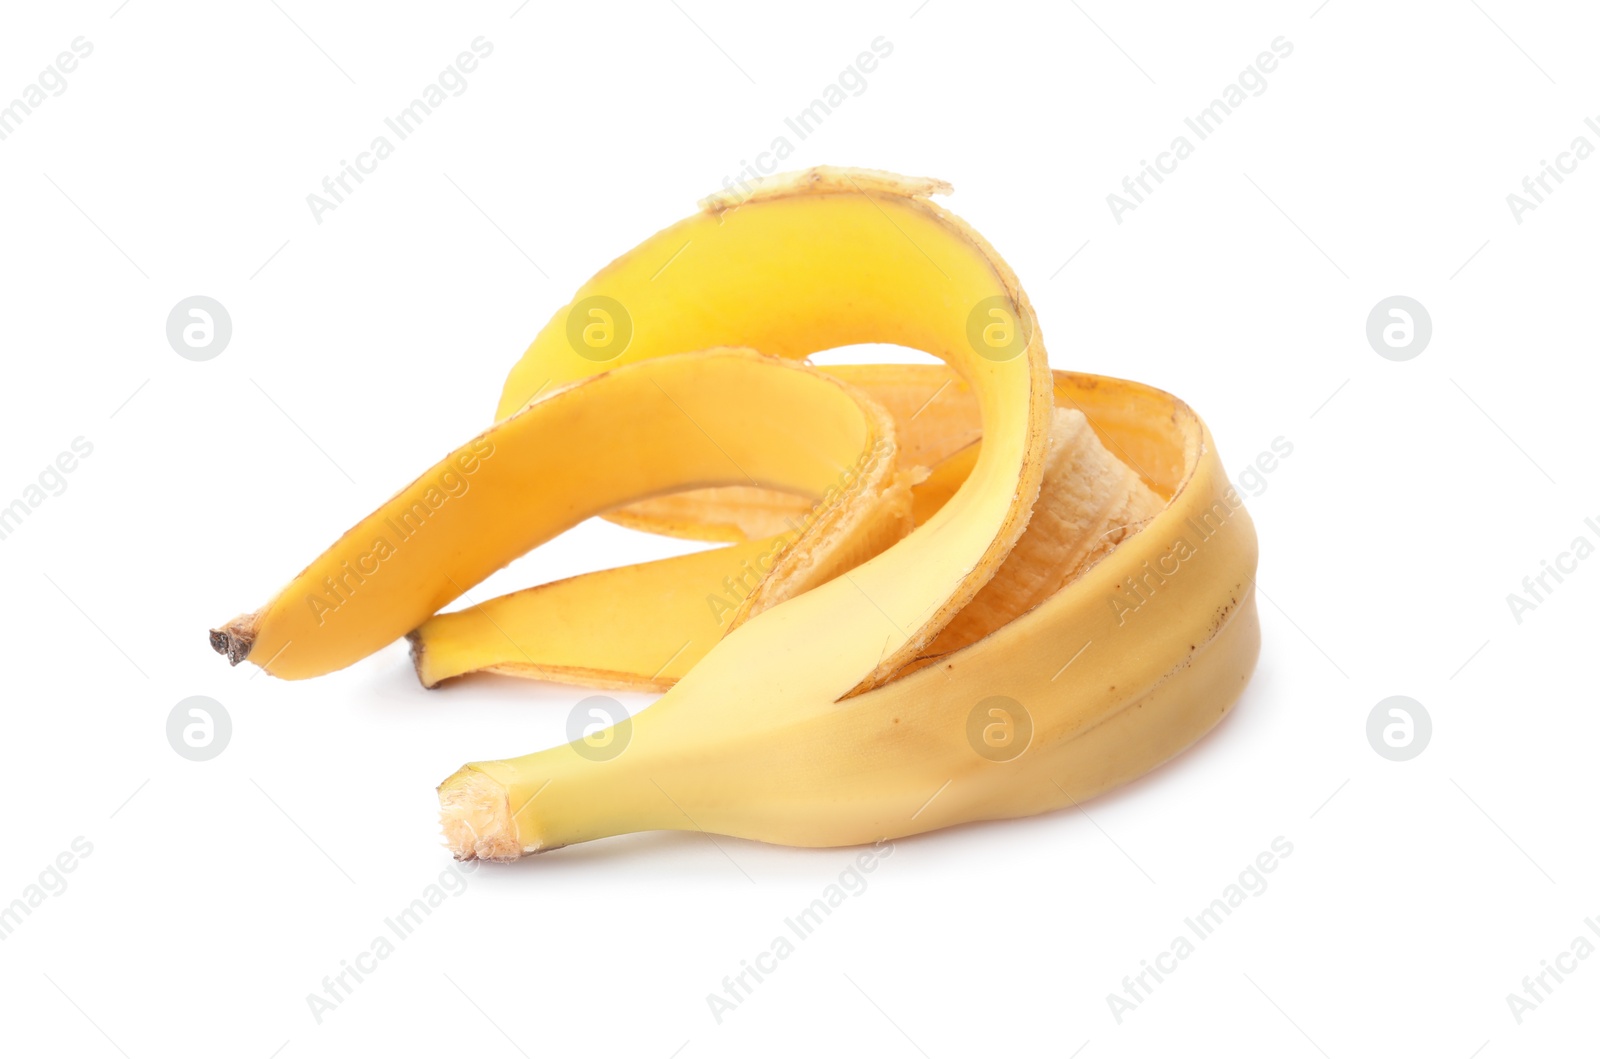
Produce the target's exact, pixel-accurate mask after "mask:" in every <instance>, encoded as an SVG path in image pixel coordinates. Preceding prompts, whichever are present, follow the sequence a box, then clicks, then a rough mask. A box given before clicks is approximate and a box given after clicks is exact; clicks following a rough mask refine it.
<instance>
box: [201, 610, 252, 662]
mask: <svg viewBox="0 0 1600 1059" xmlns="http://www.w3.org/2000/svg"><path fill="white" fill-rule="evenodd" d="M210 641H211V649H212V650H213V651H215V652H217V654H219V655H221V656H222V657H224V658H226V659H227V660H228V664H229V665H231V666H236V665H238V664H239V663H240V662H243V661H244V660H245V659H246V658H249V657H250V649H251V648H252V647H254V646H255V642H256V619H255V615H254V614H241V615H239V616H238V617H237V618H234V619H233V620H232V621H230V622H228V623H227V624H226V625H224V626H222V627H221V628H220V629H212V630H211V631H210Z"/></svg>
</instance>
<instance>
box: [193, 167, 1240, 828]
mask: <svg viewBox="0 0 1600 1059" xmlns="http://www.w3.org/2000/svg"><path fill="white" fill-rule="evenodd" d="M946 190H948V189H947V188H946V187H945V186H944V185H942V184H941V183H939V182H937V181H931V180H908V179H906V178H901V177H896V176H893V175H891V174H883V173H875V172H869V171H863V170H838V169H819V170H811V171H808V172H806V173H802V174H796V175H791V176H786V177H782V178H775V179H773V180H770V181H767V182H765V183H764V184H763V185H762V186H761V187H760V188H759V189H758V190H757V191H756V192H755V193H754V194H752V195H748V196H745V197H742V198H734V197H732V196H717V197H713V198H711V199H708V200H706V201H705V202H704V203H702V208H701V210H700V211H699V212H698V213H696V214H695V215H694V216H692V217H689V218H687V219H686V220H683V221H681V222H679V223H678V224H676V225H673V226H672V227H670V228H667V229H665V230H664V231H662V232H659V233H657V234H656V235H655V236H652V237H651V238H650V239H648V240H646V241H645V242H644V243H642V244H640V245H639V246H638V247H636V248H634V249H633V250H631V251H629V252H628V253H627V254H625V255H623V256H622V257H621V258H618V259H617V260H616V261H614V262H612V264H610V265H609V266H607V267H606V268H605V269H603V270H601V272H600V273H598V274H597V275H596V276H595V277H594V278H593V279H591V280H590V281H589V282H588V283H586V284H585V285H584V286H583V287H582V288H581V289H580V290H579V291H578V292H577V294H576V295H575V296H574V298H573V299H572V301H571V302H570V303H569V304H568V305H567V306H565V307H563V308H562V309H561V310H560V311H558V312H557V313H556V314H555V316H554V317H553V318H552V319H551V321H550V322H549V323H548V324H547V325H546V326H545V327H544V329H543V330H541V331H540V332H539V334H538V335H537V336H536V337H535V339H534V340H533V343H532V345H531V346H530V347H529V349H528V350H527V352H526V353H525V354H524V356H523V357H522V359H521V360H520V361H519V362H518V363H517V365H516V366H515V367H514V368H513V370H512V372H511V374H510V376H509V378H508V379H507V382H506V386H505V388H504V392H503V394H502V396H501V401H500V406H499V413H498V414H499V419H498V421H497V422H496V423H495V424H494V425H493V426H492V427H490V428H489V429H488V430H487V431H485V432H484V433H483V434H481V435H479V436H478V437H477V438H475V439H473V440H472V441H470V442H468V443H467V444H466V445H464V446H462V447H461V448H460V449H457V450H456V451H455V452H453V453H451V454H450V455H449V456H448V457H446V458H445V459H444V460H442V461H440V463H438V464H436V465H435V466H434V467H433V468H431V469H430V470H429V471H428V472H426V473H425V474H423V475H422V476H421V477H420V478H418V479H417V480H416V481H415V482H413V483H412V484H411V485H409V486H408V487H406V489H404V490H402V491H401V492H400V493H399V494H397V495H396V496H395V497H394V498H392V499H391V500H390V501H388V502H387V503H386V504H384V505H383V506H382V507H380V508H379V509H378V510H377V511H375V512H374V513H373V514H372V515H370V516H369V517H368V518H367V519H365V520H364V521H363V522H362V523H360V524H359V525H358V526H356V527H355V528H354V529H352V530H350V531H349V532H348V533H346V534H345V536H344V537H342V538H341V539H340V540H339V541H338V542H336V543H335V544H334V546H333V547H331V548H330V549H329V550H328V551H327V552H325V553H324V554H323V555H322V556H320V557H319V558H318V559H317V560H316V561H315V562H313V563H312V565H311V566H309V567H308V568H307V569H306V570H305V571H304V572H302V573H301V574H300V575H299V576H298V577H297V578H295V580H294V581H293V582H291V583H290V585H289V586H288V587H286V588H285V589H284V590H283V591H282V592H280V593H279V594H278V595H277V596H276V597H275V598H274V599H273V600H272V601H271V602H269V603H268V604H267V605H266V606H265V607H263V608H262V609H260V610H258V611H256V612H254V613H252V614H248V615H244V616H241V617H240V618H237V619H235V620H234V621H233V622H230V623H229V624H228V625H226V626H223V627H222V628H220V629H217V630H213V632H212V643H213V646H215V647H216V649H217V650H219V651H220V652H222V653H224V654H226V655H227V656H228V657H229V658H230V660H232V661H233V662H235V663H237V662H238V661H241V660H243V659H245V658H248V659H250V660H251V661H253V662H256V663H258V664H260V665H261V666H262V667H263V668H265V669H266V670H267V671H268V672H270V673H273V674H274V675H277V676H282V677H288V678H300V677H310V676H315V675H317V674H320V673H325V672H329V671H331V670H334V669H338V668H340V667H342V666H345V665H348V664H350V663H352V662H354V661H356V660H358V659H359V658H361V657H364V656H365V655H367V654H370V653H371V652H372V651H374V650H376V649H378V648H379V647H382V646H384V645H385V644H387V643H390V642H392V641H393V640H395V639H397V638H398V637H400V636H402V635H407V634H409V635H410V637H411V641H412V645H413V655H414V659H415V661H416V666H417V671H418V674H419V676H420V677H421V679H422V681H423V683H424V684H427V685H429V686H432V685H435V684H438V683H440V682H442V681H445V680H448V679H451V678H453V677H458V676H461V675H463V674H466V673H471V672H478V671H484V670H489V671H495V672H501V673H511V674H514V675H518V676H527V677H533V678H538V679H546V680H556V681H562V682H568V683H584V684H590V685H594V686H599V687H611V688H636V689H663V690H664V693H663V694H662V696H661V698H660V699H659V700H658V701H656V702H655V703H654V704H652V705H651V706H650V707H648V708H647V709H645V710H644V711H643V712H641V713H640V714H638V715H637V716H635V717H632V718H630V719H628V720H625V721H623V722H621V723H620V724H619V725H617V726H615V728H614V729H613V730H609V731H607V732H603V733H600V734H598V735H597V736H594V737H592V738H593V740H594V744H596V745H606V746H608V747H611V748H612V752H608V753H605V754H596V753H594V752H593V745H591V744H590V743H589V742H588V741H586V740H582V739H580V740H577V741H574V742H573V743H570V744H567V745H564V746H558V747H554V748H551V749H548V750H544V751H540V752H538V753H534V754H529V755H527V756H524V757H516V758H509V759H504V760H494V761H482V762H477V763H474V764H470V765H467V766H465V767H464V768H462V769H461V770H459V771H458V772H456V773H455V774H454V775H452V776H451V777H449V778H448V779H447V780H445V782H444V783H443V785H442V786H441V787H440V791H439V793H440V801H441V810H442V819H443V823H444V829H445V836H446V840H447V843H448V845H449V846H450V848H451V849H452V850H453V851H454V852H455V854H456V855H457V856H459V857H482V858H492V859H514V858H516V857H520V856H522V855H524V854H528V853H533V852H540V851H544V850H549V849H554V848H556V847H559V846H563V845H567V844H569V843H573V842H581V841H586V840H589V839H594V838H601V837H605V836H609V835H617V834H623V833H628V832H634V831H640V830H649V829H680V830H702V831H708V832H713V833H717V834H725V835H737V836H743V837H748V838H754V839H760V840H764V841H769V842H779V843H785V844H791V845H801V846H831V845H842V844H853V843H863V842H873V841H877V840H879V839H883V838H894V837H899V836H903V835H908V834H913V833H918V832H923V831H928V830H932V829H936V828H940V827H945V826H949V825H952V824H957V823H963V822H967V821H973V820H982V819H991V818H1004V817H1015V816H1024V815H1029V814H1033V813H1039V812H1045V811H1048V810H1051V809H1055V808H1060V807H1062V806H1065V805H1070V804H1073V803H1075V802H1078V801H1082V800H1083V799H1085V798H1088V797H1091V796H1093V795H1095V794H1097V793H1099V792H1101V791H1103V790H1106V789H1108V788H1110V787H1112V786H1115V785H1117V784H1119V783H1122V782H1125V781H1127V780H1129V779H1131V778H1133V777H1135V776H1138V775H1141V774H1143V773H1145V772H1147V771H1149V770H1150V769H1152V768H1154V767H1155V766H1157V765H1159V764H1160V763H1162V762H1163V761H1165V760H1167V759H1168V758H1170V757H1171V756H1172V755H1174V754H1176V753H1178V752H1180V751H1181V750H1183V749H1184V748H1185V747H1187V746H1189V745H1190V744H1191V743H1193V742H1194V741H1195V740H1197V739H1198V738H1200V736H1202V735H1203V734H1204V733H1205V732H1206V731H1208V730H1209V729H1210V728H1211V727H1212V726H1213V725H1215V724H1216V723H1217V722H1218V720H1220V719H1221V717H1222V716H1223V715H1224V714H1225V713H1226V712H1227V710H1228V709H1229V708H1230V707H1231V706H1232V704H1233V702H1234V701H1235V700H1236V699H1237V697H1238V695H1239V693H1240V692H1241V690H1242V688H1243V686H1244V684H1245V682H1246V681H1247V680H1248V678H1249V675H1250V672H1251V670H1252V669H1253V667H1254V663H1255V658H1256V654H1257V650H1258V644H1259V627H1258V622H1257V616H1256V610H1255V596H1254V581H1253V577H1254V570H1255V564H1256V539H1255V533H1254V529H1253V527H1252V524H1251V522H1250V518H1249V516H1248V514H1247V513H1246V512H1245V511H1244V509H1243V506H1242V504H1241V502H1240V500H1239V498H1238V495H1237V494H1236V493H1235V492H1234V491H1233V489H1232V488H1231V486H1230V485H1229V483H1228V481H1227V478H1226V476H1225V475H1224V473H1223V471H1222V467H1221V465H1220V463H1219V461H1218V458H1217V454H1216V451H1215V448H1214V445H1213V444H1212V441H1211V437H1210V434H1209V433H1208V431H1207V430H1206V428H1205V426H1204V424H1203V423H1202V422H1201V421H1200V419H1199V418H1198V417H1197V416H1195V414H1194V413H1193V412H1192V411H1191V410H1190V409H1189V408H1188V407H1187V406H1186V405H1184V404H1183V403H1182V402H1181V401H1179V400H1177V399H1176V398H1174V397H1172V396H1170V395H1168V394H1165V393H1162V392H1160V391H1159V390H1155V389H1152V388H1150V387H1146V386H1143V385H1140V384H1137V383H1132V382H1124V381H1121V380H1116V379H1109V378H1103V377H1097V376H1089V375H1081V374H1074V373H1069V372H1056V373H1052V372H1051V371H1050V370H1049V367H1048V362H1047V359H1046V355H1045V350H1044V346H1043V344H1042V340H1041V338H1040V334H1039V328H1038V323H1037V320H1036V318H1035V315H1034V312H1033V308H1032V306H1031V304H1030V303H1029V302H1028V299H1027V297H1026V295H1025V294H1024V293H1023V292H1022V289H1021V287H1020V285H1019V284H1018V282H1017V280H1016V277H1015V276H1014V275H1013V274H1012V273H1011V270H1010V269H1009V268H1008V267H1007V266H1006V264H1005V263H1004V262H1003V261H1002V260H1001V259H1000V257H999V256H998V255H997V254H996V253H995V252H994V250H993V249H992V248H991V247H990V246H989V245H988V244H987V243H986V242H985V241H984V240H983V239H982V238H981V237H980V236H978V235H977V233H975V232H973V231H972V230H971V229H970V228H968V227H967V226H966V225H965V224H964V223H962V222H961V221H960V220H959V219H958V218H956V217H954V216H953V215H952V214H950V213H948V212H947V211H945V210H943V209H942V208H940V207H939V206H937V205H936V204H934V203H933V202H932V201H930V196H931V195H932V194H934V193H936V192H940V191H946ZM858 343H894V344H898V345H902V346H907V347H910V348H913V349H918V350H921V351H923V352H925V353H928V354H931V355H932V356H934V357H936V358H938V359H939V360H941V361H943V364H930V365H917V366H892V365H881V366H867V367H848V368H846V367H840V368H832V369H827V370H821V369H817V368H814V367H811V366H810V365H809V364H808V363H807V362H806V358H807V357H809V356H810V355H811V354H813V353H816V352H819V351H822V350H826V349H831V348H834V347H838V346H845V345H853V344H858ZM595 515H605V516H607V517H610V518H612V519H613V520H615V521H618V522H620V523H622V524H624V525H628V526H632V527H635V528H640V529H647V530H651V531H654V532H661V533H670V534H675V535H680V536H686V537H693V538H697V539H703V540H710V541H717V542H722V543H723V544H725V545H726V546H724V547H719V548H714V549H711V550H708V551H704V552H699V553H695V554H692V555H686V556H681V557H677V558H673V559H667V560H661V561H658V562H653V563H644V564H638V565H633V566H625V567H620V568H617V569H612V570H603V571H598V572H594V573H588V574H581V575H578V576H577V577H574V578H571V579H568V580H565V581H559V582H555V583H553V584H548V585H542V586H538V587H535V588H531V589H528V590H525V591H523V592H518V593H513V594H511V595H509V596H504V597H501V598H500V599H496V600H491V601H488V602H486V603H484V604H482V605H480V606H475V607H471V608H468V609H465V610H460V611H456V612H453V613H440V611H441V610H442V608H444V607H445V606H447V605H448V604H449V603H450V602H451V601H453V600H454V599H456V598H457V597H459V596H460V595H461V594H462V593H464V592H466V591H467V590H469V589H470V588H471V587H472V586H473V585H475V584H477V583H478V582H479V581H481V580H482V579H483V578H485V577H487V576H488V575H489V574H490V573H492V572H493V571H494V570H496V569H498V568H500V567H501V566H503V565H504V564H505V563H506V562H508V561H510V560H511V559H513V558H515V557H516V556H517V555H520V554H522V553H523V552H525V551H527V550H528V549H529V548H532V547H534V546H536V545H537V544H539V543H541V542H542V541H544V540H547V539H549V538H550V537H552V536H554V535H555V534H557V533H560V532H562V531H563V530H565V529H567V528H570V527H572V526H574V525H576V524H578V523H579V522H581V521H583V520H584V519H586V518H589V517H592V516H595Z"/></svg>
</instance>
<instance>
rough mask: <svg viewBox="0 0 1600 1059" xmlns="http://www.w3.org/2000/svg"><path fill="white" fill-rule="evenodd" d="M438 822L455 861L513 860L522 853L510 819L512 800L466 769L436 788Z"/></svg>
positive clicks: (492, 783)
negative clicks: (437, 792)
mask: <svg viewBox="0 0 1600 1059" xmlns="http://www.w3.org/2000/svg"><path fill="white" fill-rule="evenodd" d="M439 822H440V824H441V825H442V826H443V829H444V841H445V845H446V846H447V847H448V848H449V850H450V852H451V853H453V854H455V858H456V859H457V860H516V859H517V858H519V857H521V856H522V855H523V853H524V852H525V851H524V850H523V849H522V846H521V843H519V842H518V841H517V831H516V826H515V824H514V823H513V822H512V819H511V796H510V792H508V791H507V790H506V789H505V788H504V787H502V786H501V785H500V784H499V783H497V782H495V781H494V780H493V779H491V778H490V777H489V776H487V775H485V774H484V773H482V772H479V771H478V770H476V769H474V768H471V767H468V768H464V769H462V770H460V771H459V772H457V773H456V774H455V775H453V776H451V777H450V778H449V779H447V780H445V781H444V782H443V783H441V784H439Z"/></svg>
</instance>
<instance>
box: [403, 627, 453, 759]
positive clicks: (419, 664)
mask: <svg viewBox="0 0 1600 1059" xmlns="http://www.w3.org/2000/svg"><path fill="white" fill-rule="evenodd" d="M406 643H408V644H410V645H411V668H412V669H414V670H416V673H417V683H419V684H421V685H422V686H423V687H425V688H427V689H428V690H429V691H432V690H433V689H434V688H437V687H438V686H439V685H440V684H442V683H444V681H443V680H442V679H439V678H436V677H430V676H429V674H428V645H427V644H425V643H423V641H422V630H421V629H413V630H411V631H410V632H408V633H406ZM442 789H443V788H441V790H442Z"/></svg>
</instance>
